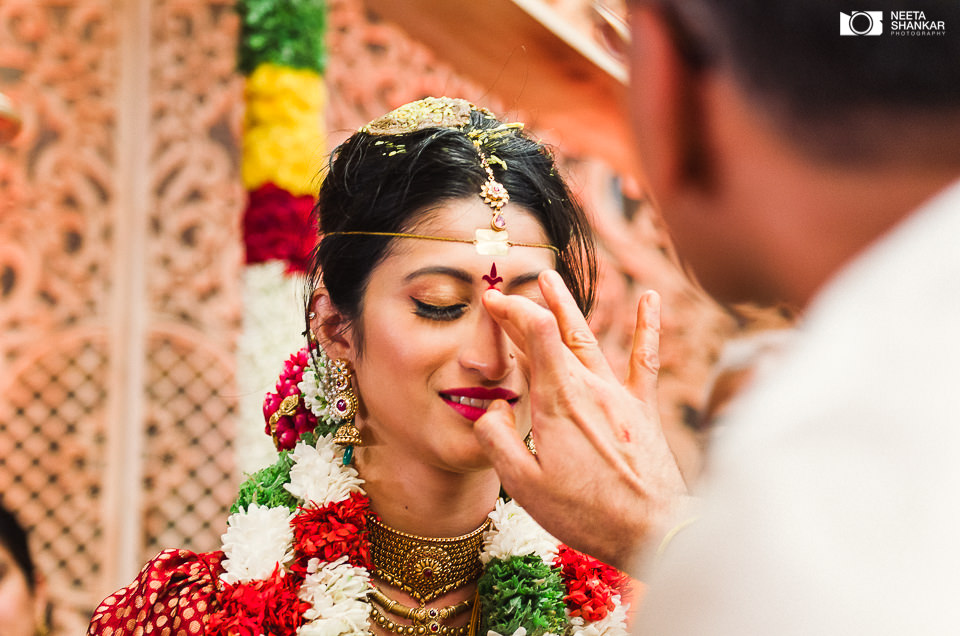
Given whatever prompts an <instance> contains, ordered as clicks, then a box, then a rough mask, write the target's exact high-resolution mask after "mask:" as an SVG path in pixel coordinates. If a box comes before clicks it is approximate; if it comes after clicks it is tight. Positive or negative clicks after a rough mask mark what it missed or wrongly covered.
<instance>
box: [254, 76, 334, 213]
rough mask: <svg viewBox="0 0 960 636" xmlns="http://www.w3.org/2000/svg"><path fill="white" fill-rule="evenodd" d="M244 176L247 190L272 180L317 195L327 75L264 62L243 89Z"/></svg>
mask: <svg viewBox="0 0 960 636" xmlns="http://www.w3.org/2000/svg"><path fill="white" fill-rule="evenodd" d="M245 94H246V106H247V110H246V115H245V117H244V135H243V142H242V146H243V157H242V162H241V176H242V178H243V184H244V186H245V187H246V188H247V189H248V190H255V189H256V188H258V187H260V186H261V185H263V184H264V183H267V182H272V183H275V184H276V185H278V186H280V187H281V188H283V189H285V190H287V191H288V192H290V193H292V194H296V195H301V194H314V193H316V190H317V186H318V185H319V184H318V183H317V182H316V175H317V172H318V171H319V168H320V166H321V165H322V161H323V156H324V154H325V152H326V149H325V144H324V141H325V134H324V130H323V107H324V105H325V102H326V93H325V89H324V85H323V79H322V78H321V77H320V76H319V75H318V74H316V73H315V72H313V71H307V70H301V69H291V68H285V67H282V66H276V65H274V64H261V65H260V66H258V67H257V68H256V70H254V72H253V73H252V74H251V75H250V76H249V77H248V78H247V85H246V89H245Z"/></svg>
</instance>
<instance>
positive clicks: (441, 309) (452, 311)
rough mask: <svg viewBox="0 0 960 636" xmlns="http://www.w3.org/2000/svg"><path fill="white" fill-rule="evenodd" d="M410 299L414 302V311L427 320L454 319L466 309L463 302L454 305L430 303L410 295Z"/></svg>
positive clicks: (444, 320)
mask: <svg viewBox="0 0 960 636" xmlns="http://www.w3.org/2000/svg"><path fill="white" fill-rule="evenodd" d="M410 300H412V301H413V304H414V313H416V314H417V315H418V316H420V317H421V318H426V319H428V320H437V321H443V322H449V321H451V320H456V319H457V318H459V317H460V316H462V315H463V314H464V312H465V311H466V310H467V305H466V304H465V303H457V304H455V305H431V304H429V303H425V302H423V301H421V300H417V299H416V298H413V297H412V296H411V297H410Z"/></svg>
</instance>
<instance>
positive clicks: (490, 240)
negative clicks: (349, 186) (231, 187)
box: [323, 228, 560, 256]
mask: <svg viewBox="0 0 960 636" xmlns="http://www.w3.org/2000/svg"><path fill="white" fill-rule="evenodd" d="M328 236H384V237H390V238H408V239H422V240H424V241H443V242H446V243H466V244H467V245H473V246H474V247H475V248H476V250H477V254H484V255H494V256H497V255H500V254H507V253H509V251H510V248H511V247H540V248H543V249H547V250H550V251H551V252H553V253H554V254H556V255H557V256H560V249H559V248H558V247H556V246H554V245H549V244H547V243H520V242H517V241H510V240H508V238H509V235H508V234H507V232H506V231H503V232H494V231H493V230H488V229H485V228H477V230H476V231H475V232H474V237H473V238H472V239H465V238H454V237H452V236H431V235H429V234H414V233H412V232H361V231H357V232H327V233H326V234H324V235H323V237H324V238H326V237H328Z"/></svg>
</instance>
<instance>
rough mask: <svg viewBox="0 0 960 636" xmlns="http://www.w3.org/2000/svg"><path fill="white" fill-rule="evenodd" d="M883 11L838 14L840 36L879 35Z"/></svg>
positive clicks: (881, 28) (881, 29)
mask: <svg viewBox="0 0 960 636" xmlns="http://www.w3.org/2000/svg"><path fill="white" fill-rule="evenodd" d="M881 33H883V11H851V12H850V13H844V12H843V11H841V12H840V35H880V34H881Z"/></svg>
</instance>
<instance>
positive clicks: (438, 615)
mask: <svg viewBox="0 0 960 636" xmlns="http://www.w3.org/2000/svg"><path fill="white" fill-rule="evenodd" d="M369 598H370V601H371V603H370V618H372V619H373V622H374V623H376V624H377V625H379V626H380V627H382V628H384V629H386V630H387V631H389V632H392V633H394V634H401V635H403V636H420V635H422V634H440V635H441V636H465V635H466V634H467V632H468V630H469V629H470V625H469V624H467V625H462V626H460V627H449V626H447V625H443V624H442V621H446V620H449V619H451V618H454V617H455V616H459V615H460V614H462V613H463V612H465V611H466V610H468V609H470V606H471V605H473V602H474V600H473V599H472V598H468V599H467V600H465V601H461V602H459V603H457V604H456V605H449V606H447V607H430V608H427V607H407V606H406V605H403V604H402V603H399V602H397V601H395V600H393V599H391V598H388V597H387V595H386V594H384V593H383V591H381V590H380V588H378V587H376V586H374V588H373V590H371V591H370V596H369ZM378 605H379V606H380V607H382V608H383V609H384V610H386V611H387V612H389V613H391V614H394V615H396V616H400V617H402V618H406V619H407V620H409V621H411V622H412V623H413V624H412V625H401V624H398V623H395V622H393V621H392V620H390V619H389V618H387V617H386V616H385V615H384V614H383V612H381V611H380V608H379V607H377V606H378Z"/></svg>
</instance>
